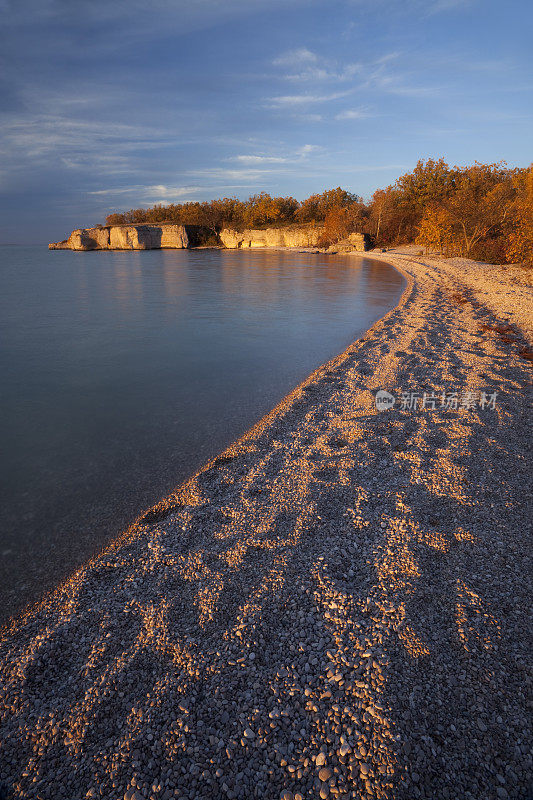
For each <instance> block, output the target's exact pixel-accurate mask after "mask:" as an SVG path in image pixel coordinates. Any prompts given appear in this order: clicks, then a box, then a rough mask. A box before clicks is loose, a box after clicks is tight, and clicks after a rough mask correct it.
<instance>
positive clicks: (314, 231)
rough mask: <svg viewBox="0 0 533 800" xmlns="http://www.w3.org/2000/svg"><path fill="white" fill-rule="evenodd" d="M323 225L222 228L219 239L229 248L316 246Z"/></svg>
mask: <svg viewBox="0 0 533 800" xmlns="http://www.w3.org/2000/svg"><path fill="white" fill-rule="evenodd" d="M323 233H324V228H323V226H316V225H298V226H296V225H292V226H289V227H287V228H266V229H265V230H259V229H257V230H255V229H253V228H247V229H246V230H244V231H242V232H240V231H234V230H231V228H224V229H223V230H221V231H220V234H219V236H220V241H221V242H222V244H223V245H224V247H228V248H231V249H236V248H246V247H316V246H317V244H318V241H319V239H320V237H321V236H322V234H323Z"/></svg>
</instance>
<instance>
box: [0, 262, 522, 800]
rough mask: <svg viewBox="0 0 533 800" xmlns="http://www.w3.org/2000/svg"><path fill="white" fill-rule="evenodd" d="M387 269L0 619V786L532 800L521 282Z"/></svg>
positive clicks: (404, 266)
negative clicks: (176, 475) (111, 526)
mask: <svg viewBox="0 0 533 800" xmlns="http://www.w3.org/2000/svg"><path fill="white" fill-rule="evenodd" d="M382 258H384V259H385V260H387V261H388V262H390V263H393V264H394V265H395V266H397V267H398V268H399V269H401V270H402V272H403V273H404V275H406V277H407V279H408V286H407V288H406V290H405V292H404V294H403V297H402V299H401V302H400V303H399V305H398V307H397V308H396V309H394V310H393V311H391V312H390V313H389V314H388V315H387V316H386V317H384V318H383V319H382V320H381V321H380V322H378V323H376V324H375V325H374V326H373V327H372V328H371V329H370V330H369V331H368V332H367V334H366V335H365V336H364V337H362V338H361V339H360V340H358V341H357V342H355V343H354V344H353V345H352V346H351V347H350V348H348V350H346V351H345V352H344V353H343V354H342V355H341V356H339V357H338V358H336V359H334V360H333V361H331V362H329V363H328V364H327V365H325V366H324V367H322V368H320V369H319V370H317V371H316V372H315V373H314V374H313V375H312V376H310V378H309V379H308V380H307V381H306V382H305V383H304V384H302V385H301V386H300V387H298V388H297V389H296V390H295V391H294V392H293V393H292V394H291V395H289V396H288V397H287V398H285V400H284V401H283V402H282V403H281V404H280V405H279V406H278V407H277V408H276V409H274V411H273V412H272V413H271V414H270V415H268V417H266V418H265V419H264V420H262V421H261V423H259V424H258V425H257V426H256V427H255V428H254V429H253V430H252V431H250V432H249V434H248V435H247V436H245V437H244V438H243V439H241V440H240V441H238V442H237V443H235V444H234V445H233V446H232V447H230V448H229V449H228V450H227V451H226V452H225V453H224V454H223V455H221V456H219V457H218V458H216V459H214V460H213V461H212V462H210V463H209V464H207V465H206V467H204V468H203V469H202V470H201V471H200V472H199V473H198V474H197V475H196V476H194V477H193V478H192V479H191V480H190V481H189V482H187V483H186V484H185V485H184V486H183V487H181V488H180V489H179V490H178V491H176V492H175V493H174V494H173V495H172V496H171V497H169V498H167V499H166V500H165V501H164V502H162V503H160V504H159V506H157V507H155V508H154V509H152V510H151V511H149V512H148V513H147V514H145V515H144V517H143V518H142V519H141V520H139V521H138V523H137V524H136V525H135V526H133V527H132V529H131V530H130V531H128V532H127V533H126V534H125V535H124V536H123V537H122V538H121V539H120V540H118V541H117V542H116V543H115V544H113V545H112V546H111V547H110V548H108V549H107V550H106V551H105V552H104V553H103V554H102V555H100V556H99V557H98V558H95V559H94V560H93V561H91V562H90V563H88V564H87V565H85V566H84V567H82V568H81V569H79V570H78V571H77V572H76V573H75V574H74V575H73V576H72V578H71V579H70V580H68V581H67V582H66V583H64V584H63V585H62V586H61V587H59V588H58V589H57V591H56V592H55V593H53V594H52V595H50V596H48V597H47V598H46V599H45V600H44V602H43V603H41V604H40V605H39V606H37V607H35V608H34V609H32V610H31V611H29V612H28V613H27V614H26V615H25V616H24V617H23V618H21V619H20V620H18V621H17V622H16V623H14V624H13V625H12V626H11V627H9V628H6V629H4V631H3V632H2V635H1V637H0V797H3V798H9V799H10V798H28V799H31V798H54V800H55V799H56V798H65V800H81V798H85V797H100V798H105V800H122V799H123V798H125V800H148V799H149V798H151V799H152V800H159V799H160V798H163V800H169V799H170V798H180V799H181V800H184V798H189V799H190V800H202V798H222V799H224V798H228V799H229V800H232V798H242V800H245V799H247V798H274V799H275V800H277V799H278V798H286V800H292V798H294V799H295V800H299V798H317V797H320V798H322V799H324V798H327V797H331V798H337V797H340V798H353V800H356V799H357V800H359V798H401V799H402V800H404V799H405V800H412V799H413V798H428V800H430V799H431V800H435V799H436V798H439V800H440V798H444V800H460V799H461V798H468V800H481V798H483V800H496V799H497V798H503V799H505V798H508V797H509V798H527V797H530V796H531V795H530V794H529V793H528V792H529V789H530V787H531V774H532V773H531V763H532V759H531V750H530V746H531V745H530V743H531V741H532V737H531V728H530V719H531V718H530V715H529V714H528V704H529V709H530V708H531V673H530V672H528V668H527V656H528V642H529V635H530V633H531V621H530V620H531V616H530V600H531V576H532V571H531V569H530V564H529V563H528V547H527V543H528V542H527V540H528V536H527V534H528V528H529V522H530V520H529V519H528V511H527V507H526V504H525V501H524V496H525V494H526V491H527V488H528V485H529V484H530V473H529V472H528V462H527V458H528V444H529V432H530V427H529V424H530V417H529V405H528V398H527V387H528V386H529V384H528V372H529V368H530V366H531V360H530V359H531V351H530V349H529V345H528V341H527V337H528V336H529V335H530V333H531V327H532V326H531V311H532V304H531V290H530V289H529V288H528V287H527V286H526V285H525V283H523V282H522V283H520V282H517V280H516V279H515V278H512V274H511V275H510V274H509V272H508V271H506V270H502V269H501V268H490V269H491V273H490V279H489V278H487V280H486V281H483V279H482V276H481V277H480V269H479V266H478V265H473V264H472V262H461V263H457V262H456V261H450V262H446V261H443V260H433V259H428V258H423V257H416V256H414V255H413V253H412V252H409V251H406V252H404V253H398V252H395V253H387V254H385V255H384V256H382ZM522 274H523V273H520V274H519V277H520V275H522ZM510 277H511V278H512V280H510ZM511 297H512V300H511V299H510V298H511ZM378 389H385V390H387V391H389V392H391V393H392V394H393V395H394V396H395V398H396V403H395V405H394V407H393V408H392V409H391V410H388V411H382V412H378V411H377V410H376V407H375V402H374V395H375V392H376V391H377V390H378ZM482 390H483V391H484V392H485V395H484V396H482V395H481V394H480V392H481V391H482ZM424 392H426V394H427V397H426V405H428V406H429V407H427V408H421V407H420V403H421V398H422V394H423V393H424ZM465 392H471V393H473V394H465ZM494 392H497V395H496V397H495V398H494V397H493V393H494ZM454 393H457V395H454ZM443 394H444V398H445V403H447V404H448V406H447V407H444V408H443V407H442V406H441V398H442V395H443ZM402 395H403V399H404V403H403V406H405V407H403V408H402V402H401V398H402ZM411 395H413V396H411ZM415 395H419V396H420V399H417V397H415ZM454 397H456V398H457V406H458V407H457V408H455V407H454V405H455V401H454ZM482 398H483V403H482V402H481V401H482ZM415 404H416V406H417V407H416V408H408V406H409V405H415ZM433 404H435V409H434V410H433V408H432V405H433ZM482 404H483V405H484V406H485V407H484V408H482V407H481V406H482ZM492 404H494V406H495V407H492Z"/></svg>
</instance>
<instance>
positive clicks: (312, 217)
mask: <svg viewBox="0 0 533 800" xmlns="http://www.w3.org/2000/svg"><path fill="white" fill-rule="evenodd" d="M354 203H356V204H361V203H362V199H361V198H360V197H359V196H358V195H356V194H352V193H351V192H348V191H346V189H341V187H340V186H338V187H337V188H336V189H328V190H326V191H325V192H322V194H313V195H311V197H308V198H307V200H303V201H302V202H301V203H300V207H299V208H298V211H297V214H296V217H297V219H298V221H299V222H324V220H325V219H326V215H327V214H328V213H329V212H330V211H332V210H333V209H335V208H347V207H348V206H351V205H352V204H354Z"/></svg>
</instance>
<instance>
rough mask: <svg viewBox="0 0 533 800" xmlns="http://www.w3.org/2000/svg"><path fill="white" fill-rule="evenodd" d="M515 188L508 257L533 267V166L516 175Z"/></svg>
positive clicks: (510, 259)
mask: <svg viewBox="0 0 533 800" xmlns="http://www.w3.org/2000/svg"><path fill="white" fill-rule="evenodd" d="M515 187H516V189H517V197H516V199H515V203H514V206H513V208H512V210H511V214H512V221H511V229H510V232H509V237H508V244H507V250H506V255H507V258H508V259H509V261H516V262H519V263H521V264H524V265H526V266H529V267H533V164H532V165H531V166H530V167H529V168H528V169H527V170H520V172H519V174H517V175H516V180H515Z"/></svg>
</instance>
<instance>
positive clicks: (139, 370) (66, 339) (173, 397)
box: [0, 247, 404, 619]
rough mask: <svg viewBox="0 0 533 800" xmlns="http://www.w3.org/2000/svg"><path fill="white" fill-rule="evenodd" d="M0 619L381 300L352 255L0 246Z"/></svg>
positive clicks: (381, 292)
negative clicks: (86, 250)
mask: <svg viewBox="0 0 533 800" xmlns="http://www.w3.org/2000/svg"><path fill="white" fill-rule="evenodd" d="M0 280H1V292H0V309H1V314H0V368H1V375H2V381H1V388H0V391H1V402H2V414H1V418H0V436H1V448H2V463H1V467H0V469H1V478H2V500H1V506H0V531H1V532H0V554H1V562H0V619H2V618H3V619H5V618H6V617H8V616H9V615H11V614H14V613H15V612H16V611H18V610H20V609H21V607H22V606H23V605H24V604H26V603H27V602H29V601H33V600H35V599H38V597H39V596H40V595H41V594H42V593H43V592H44V591H45V590H47V589H49V588H51V587H53V586H54V585H55V584H57V583H58V582H59V580H61V579H62V578H63V577H65V576H66V575H68V574H69V573H70V572H71V571H72V570H73V569H74V568H75V567H76V566H78V565H79V564H80V563H82V562H83V561H84V560H86V559H87V558H88V557H89V556H91V555H92V554H93V553H94V552H96V551H97V550H98V549H99V548H100V547H102V546H103V545H104V544H105V543H106V542H108V541H109V540H110V539H111V538H112V537H113V536H114V535H116V534H117V533H118V532H120V531H121V530H122V529H124V528H125V527H126V526H127V525H128V524H129V522H131V521H132V520H133V519H134V518H135V517H136V516H137V515H138V514H139V513H140V512H141V511H142V510H143V509H144V508H146V507H147V506H149V505H151V504H153V503H154V502H156V501H157V500H158V499H159V498H161V497H162V496H164V495H165V494H167V493H168V492H170V491H171V490H172V489H173V488H174V487H175V486H176V485H177V484H179V483H181V482H182V481H183V480H184V479H185V478H187V477H188V476H189V475H190V474H192V473H193V472H194V471H195V470H196V469H197V468H198V467H199V466H201V465H202V463H204V462H205V461H206V460H207V459H208V458H210V457H212V456H214V455H215V454H216V453H217V452H219V451H220V450H221V449H223V448H224V447H225V446H226V445H228V444H229V443H230V442H231V441H233V440H234V439H235V438H237V437H238V436H240V435H241V434H242V433H244V432H245V431H246V430H247V429H248V428H249V427H250V426H251V425H252V424H253V423H254V422H256V421H257V420H258V419H260V418H261V417H262V416H263V415H264V414H265V413H266V412H267V411H269V410H270V409H271V408H272V407H273V406H274V405H275V404H276V403H277V402H278V401H279V400H280V399H281V398H282V397H283V396H284V395H285V394H287V392H288V391H290V390H291V389H292V388H293V387H294V386H295V385H296V384H297V383H299V382H300V381H301V380H303V379H304V378H305V377H306V376H307V375H308V374H309V373H310V372H311V371H312V370H313V369H315V368H316V367H318V366H319V365H320V364H322V363H323V362H324V361H327V360H328V359H329V358H331V357H333V356H334V355H336V354H338V353H340V352H341V351H342V350H343V349H344V348H345V347H346V346H347V345H348V344H350V342H352V341H353V340H354V339H355V338H356V337H357V336H359V335H360V334H361V333H363V332H364V331H365V330H366V329H367V328H368V327H369V326H370V325H372V323H373V322H374V321H375V320H377V319H378V318H379V317H381V316H383V314H384V313H386V311H388V310H389V309H390V308H391V307H392V306H394V305H395V304H396V303H397V301H398V299H399V297H400V294H401V291H402V288H403V285H404V281H403V278H402V277H401V276H400V275H399V274H398V273H397V272H395V271H394V270H393V269H392V268H390V267H388V266H387V265H384V264H382V263H378V262H375V261H371V260H369V259H367V258H355V257H353V256H352V257H340V256H322V255H320V256H317V255H310V254H300V253H284V252H273V251H270V252H269V251H255V252H250V253H245V252H242V251H238V252H234V251H218V250H197V251H179V250H167V251H165V250H155V251H145V252H122V253H121V252H99V253H73V252H70V251H56V252H49V251H47V250H45V249H43V248H40V247H4V248H1V249H0Z"/></svg>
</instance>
